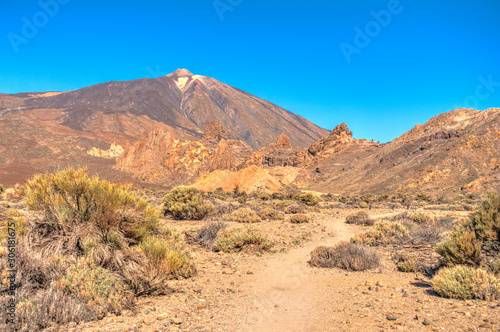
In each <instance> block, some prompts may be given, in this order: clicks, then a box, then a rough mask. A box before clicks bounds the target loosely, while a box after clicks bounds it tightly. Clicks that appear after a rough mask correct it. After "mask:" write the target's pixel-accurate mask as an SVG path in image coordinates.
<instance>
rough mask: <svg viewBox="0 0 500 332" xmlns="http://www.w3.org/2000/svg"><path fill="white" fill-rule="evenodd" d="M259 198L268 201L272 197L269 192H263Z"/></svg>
mask: <svg viewBox="0 0 500 332" xmlns="http://www.w3.org/2000/svg"><path fill="white" fill-rule="evenodd" d="M259 198H260V199H261V200H263V201H267V200H269V199H270V198H271V197H270V196H269V195H268V194H266V193H263V194H259Z"/></svg>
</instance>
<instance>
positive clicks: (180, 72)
mask: <svg viewBox="0 0 500 332" xmlns="http://www.w3.org/2000/svg"><path fill="white" fill-rule="evenodd" d="M186 76H194V75H193V74H192V73H191V72H190V71H189V70H187V69H177V70H176V71H174V72H173V73H170V74H168V75H167V77H186Z"/></svg>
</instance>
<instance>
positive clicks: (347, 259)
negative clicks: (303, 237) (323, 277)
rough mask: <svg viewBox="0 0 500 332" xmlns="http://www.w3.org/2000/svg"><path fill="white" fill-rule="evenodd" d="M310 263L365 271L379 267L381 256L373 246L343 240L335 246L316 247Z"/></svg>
mask: <svg viewBox="0 0 500 332" xmlns="http://www.w3.org/2000/svg"><path fill="white" fill-rule="evenodd" d="M309 264H311V265H312V266H316V267H327V268H333V267H338V268H341V269H344V270H348V271H364V270H369V269H373V268H376V267H378V266H379V264H380V258H379V256H378V254H377V252H376V251H375V250H374V249H372V248H369V247H367V246H364V245H361V244H355V243H352V242H351V243H350V242H341V243H339V244H337V245H336V246H335V247H317V248H316V249H314V251H313V252H312V253H311V260H310V262H309Z"/></svg>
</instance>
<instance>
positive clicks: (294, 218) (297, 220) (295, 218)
mask: <svg viewBox="0 0 500 332" xmlns="http://www.w3.org/2000/svg"><path fill="white" fill-rule="evenodd" d="M309 220H310V219H309V216H308V215H307V214H302V213H298V214H294V215H291V216H290V217H289V218H288V221H289V222H291V223H292V224H304V223H307V222H309Z"/></svg>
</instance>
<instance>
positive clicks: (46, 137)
mask: <svg viewBox="0 0 500 332" xmlns="http://www.w3.org/2000/svg"><path fill="white" fill-rule="evenodd" d="M214 121H215V122H217V123H219V124H221V126H223V127H224V128H225V131H226V132H227V135H228V137H229V136H230V137H232V138H234V139H233V140H234V141H238V142H239V143H234V144H238V145H240V148H243V147H245V148H247V149H248V148H253V149H259V148H262V147H264V146H267V145H268V144H270V143H272V142H274V141H275V140H276V137H277V136H278V135H280V134H286V135H288V136H289V137H290V138H291V144H292V145H293V146H295V147H296V148H305V147H307V146H308V145H309V144H311V143H312V142H314V141H316V140H318V139H320V138H321V137H322V136H324V135H326V134H327V130H325V129H322V128H320V127H318V126H316V125H314V124H313V123H311V122H309V121H307V120H306V119H304V118H302V117H300V116H298V115H295V114H293V113H290V112H288V111H286V110H284V109H282V108H280V107H278V106H276V105H273V104H271V103H269V102H267V101H265V100H262V99H259V98H257V97H255V96H253V95H251V94H248V93H246V92H244V91H241V90H238V89H236V88H233V87H231V86H228V85H226V84H224V83H221V82H218V81H217V80H215V79H212V78H209V77H205V76H198V75H193V74H191V73H190V72H189V71H187V70H178V71H176V72H174V73H172V74H170V75H167V76H164V77H159V78H156V79H140V80H134V81H127V82H108V83H103V84H98V85H94V86H90V87H86V88H82V89H79V90H75V91H69V92H48V93H19V94H15V95H8V94H0V133H1V135H2V140H0V183H4V184H14V183H16V182H22V181H24V180H26V178H28V177H29V176H31V175H33V174H34V173H36V172H43V171H46V170H49V169H53V168H58V167H64V166H67V165H74V166H88V167H89V168H90V169H91V170H95V171H98V172H99V173H100V174H101V176H104V177H108V178H110V177H111V178H113V177H116V173H117V171H116V170H114V169H113V166H114V165H115V162H114V159H116V158H117V151H120V152H121V151H122V148H123V147H125V146H126V145H133V144H134V143H135V142H137V141H138V140H141V139H143V138H141V137H143V136H144V135H145V136H146V137H147V136H148V135H153V134H148V133H150V132H153V131H157V134H156V135H166V136H168V137H169V139H172V140H174V141H175V140H176V141H178V142H180V141H182V142H190V141H195V140H197V139H202V138H203V134H204V129H205V126H206V125H207V124H209V123H211V122H214ZM221 138H224V137H221ZM167 140H168V139H167ZM226 140H227V138H226ZM157 142H159V141H158V139H157ZM113 144H114V145H113ZM161 144H164V143H161ZM224 144H225V143H221V149H220V151H219V153H221V154H222V153H223V150H224V149H225V147H224ZM112 145H113V146H112ZM195 145H196V144H195ZM143 148H144V147H143ZM143 148H142V149H143ZM188 148H189V147H185V149H188ZM138 149H139V150H140V149H141V148H138ZM139 150H137V151H139ZM89 151H90V152H89ZM224 151H226V152H227V149H226V150H224ZM88 152H89V153H88ZM129 154H130V152H129ZM103 156H104V157H107V158H105V159H108V160H107V161H106V160H103V158H100V157H103ZM144 158H145V157H143V159H144ZM148 160H149V161H151V162H152V165H149V166H147V167H149V168H152V169H154V168H155V167H156V166H155V165H154V164H155V160H153V159H151V158H150V159H148ZM214 162H217V161H214ZM171 163H173V164H176V163H177V162H176V161H172V162H171ZM222 166H223V165H216V166H213V167H209V170H215V169H218V168H220V167H222ZM226 166H228V165H226ZM132 168H133V167H132ZM229 168H231V167H229ZM132 171H133V169H132ZM132 173H133V174H136V172H134V171H133V172H132ZM149 173H150V172H149ZM196 174H197V173H196V172H193V176H194V175H196ZM123 177H124V178H128V177H127V176H123V174H121V173H120V176H119V178H123Z"/></svg>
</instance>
